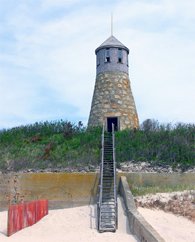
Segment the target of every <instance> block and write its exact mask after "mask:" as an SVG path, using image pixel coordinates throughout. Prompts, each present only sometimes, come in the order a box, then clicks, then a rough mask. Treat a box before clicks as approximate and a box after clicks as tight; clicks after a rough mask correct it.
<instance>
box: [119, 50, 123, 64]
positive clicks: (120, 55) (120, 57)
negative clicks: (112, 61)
mask: <svg viewBox="0 0 195 242" xmlns="http://www.w3.org/2000/svg"><path fill="white" fill-rule="evenodd" d="M122 61H123V53H122V49H118V62H119V63H122Z"/></svg>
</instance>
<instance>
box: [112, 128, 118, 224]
mask: <svg viewBox="0 0 195 242" xmlns="http://www.w3.org/2000/svg"><path fill="white" fill-rule="evenodd" d="M114 131H115V130H114V124H113V123H112V155H113V168H114V202H115V213H116V225H117V227H118V205H117V192H116V190H117V185H116V155H115V133H114Z"/></svg>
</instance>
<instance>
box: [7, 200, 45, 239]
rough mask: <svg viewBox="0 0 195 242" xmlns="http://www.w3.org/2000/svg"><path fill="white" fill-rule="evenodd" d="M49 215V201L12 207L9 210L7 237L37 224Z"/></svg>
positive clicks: (32, 202) (37, 201)
mask: <svg viewBox="0 0 195 242" xmlns="http://www.w3.org/2000/svg"><path fill="white" fill-rule="evenodd" d="M47 214H48V200H36V201H31V202H25V203H21V204H15V205H10V206H9V209H8V226H7V236H11V235H12V234H14V233H16V232H17V231H19V230H21V229H23V228H26V227H29V226H31V225H33V224H35V223H37V222H38V221H39V220H41V219H42V218H43V217H44V216H46V215H47Z"/></svg>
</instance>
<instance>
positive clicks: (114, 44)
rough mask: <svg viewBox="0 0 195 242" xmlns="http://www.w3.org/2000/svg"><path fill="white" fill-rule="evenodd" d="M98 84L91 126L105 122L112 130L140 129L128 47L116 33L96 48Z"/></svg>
mask: <svg viewBox="0 0 195 242" xmlns="http://www.w3.org/2000/svg"><path fill="white" fill-rule="evenodd" d="M95 54H96V83H95V89H94V93H93V100H92V104H91V111H90V116H89V121H88V127H91V126H102V124H105V127H106V129H107V131H111V127H112V123H114V127H115V130H123V129H126V128H138V126H139V121H138V115H137V111H136V107H135V102H134V98H133V94H132V91H131V86H130V80H129V66H128V54H129V49H128V48H127V47H126V46H124V45H123V44H122V43H121V42H120V41H118V40H117V39H116V38H115V37H114V36H113V35H112V36H111V37H109V38H108V39H107V40H106V41H105V42H103V43H102V44H101V45H100V46H99V47H98V48H97V49H96V50H95Z"/></svg>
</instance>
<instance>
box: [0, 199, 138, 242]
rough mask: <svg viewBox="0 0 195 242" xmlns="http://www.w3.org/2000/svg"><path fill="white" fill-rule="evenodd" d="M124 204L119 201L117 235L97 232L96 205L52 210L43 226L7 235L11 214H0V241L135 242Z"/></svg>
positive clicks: (37, 225)
mask: <svg viewBox="0 0 195 242" xmlns="http://www.w3.org/2000/svg"><path fill="white" fill-rule="evenodd" d="M123 206H124V205H123V203H122V201H121V200H120V199H119V228H118V230H117V232H116V233H111V232H107V233H99V232H97V230H96V218H95V217H96V208H95V206H92V205H91V206H82V207H77V208H68V209H59V210H51V211H49V215H48V216H46V217H44V218H43V219H42V220H41V221H40V222H39V223H37V224H35V225H33V226H31V227H28V228H25V229H24V230H22V231H19V232H17V233H16V234H14V235H12V236H11V237H9V238H8V237H7V236H6V227H7V212H0V241H1V242H5V241H9V242H12V241H13V242H16V241H17V242H71V241H74V242H77V241H78V242H97V241H101V242H115V241H116V242H120V241H123V242H131V241H132V242H135V241H138V240H137V239H136V238H135V237H134V236H133V235H131V233H130V231H129V227H128V220H127V217H126V216H125V214H124V209H123Z"/></svg>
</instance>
